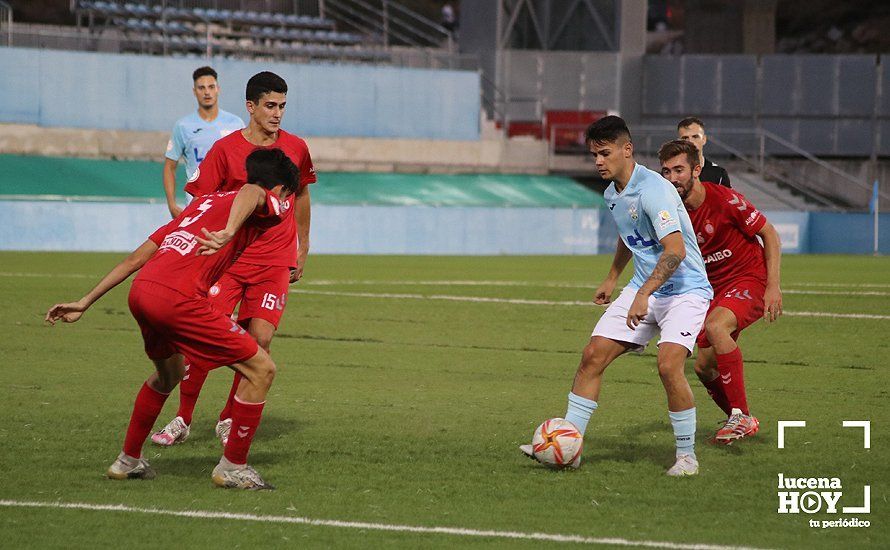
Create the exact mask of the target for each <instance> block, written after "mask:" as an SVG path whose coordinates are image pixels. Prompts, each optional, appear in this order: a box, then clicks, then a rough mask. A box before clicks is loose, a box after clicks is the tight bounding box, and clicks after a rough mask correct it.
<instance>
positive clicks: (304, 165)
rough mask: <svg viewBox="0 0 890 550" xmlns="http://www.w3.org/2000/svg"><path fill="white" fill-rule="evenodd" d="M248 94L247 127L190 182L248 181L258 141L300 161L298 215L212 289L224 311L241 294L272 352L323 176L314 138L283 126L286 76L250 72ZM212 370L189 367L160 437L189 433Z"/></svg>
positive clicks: (213, 187) (288, 206) (224, 418)
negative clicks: (311, 143) (315, 187)
mask: <svg viewBox="0 0 890 550" xmlns="http://www.w3.org/2000/svg"><path fill="white" fill-rule="evenodd" d="M245 95H246V98H247V111H248V113H249V114H250V122H249V123H248V125H247V128H245V129H243V130H241V131H239V132H233V133H231V134H229V135H228V136H226V137H224V138H221V139H219V140H218V141H217V142H216V143H214V145H213V147H211V149H210V151H208V153H207V155H206V156H205V157H204V160H202V161H201V164H200V165H199V166H198V170H197V172H196V173H195V174H194V175H193V176H192V178H191V179H190V181H189V182H188V183H187V184H186V186H185V190H186V191H187V192H188V193H189V194H191V195H193V196H195V197H199V196H201V195H205V194H208V193H214V192H216V191H233V190H237V189H239V188H240V187H241V186H242V185H244V184H245V182H246V177H245V176H246V174H245V172H244V159H245V157H247V155H249V154H250V153H251V151H254V150H256V149H257V148H274V149H280V150H282V151H284V153H285V154H286V155H287V156H288V157H290V159H291V160H292V161H293V162H294V163H295V164H296V165H297V166H299V167H300V186H299V189H298V190H297V192H296V194H295V195H294V197H293V198H292V199H288V200H285V201H284V202H283V203H282V208H283V209H284V210H286V211H288V212H291V211H292V215H291V216H289V217H287V218H286V219H285V221H284V222H283V223H281V224H280V225H278V226H277V227H275V228H273V229H271V230H270V231H267V232H266V233H265V234H264V235H263V236H262V237H260V238H259V239H257V241H256V242H255V243H253V244H252V245H251V246H250V247H248V248H247V249H246V250H245V251H244V253H243V254H242V255H241V257H239V258H238V260H237V261H236V262H235V265H233V266H232V267H231V268H230V269H229V270H228V271H227V272H226V273H225V275H224V276H223V277H222V278H221V279H220V280H219V281H218V282H217V283H216V284H215V285H213V286H212V287H211V288H210V292H209V297H210V301H211V303H212V305H213V307H215V308H216V309H218V310H219V311H222V312H224V313H228V314H231V313H232V312H233V311H234V309H235V306H236V305H237V304H238V302H239V301H240V302H241V305H240V307H239V308H238V322H239V323H240V324H241V325H242V326H243V327H244V328H246V329H247V330H248V332H249V333H250V335H251V336H253V337H254V338H255V339H256V340H257V343H259V345H260V347H261V348H263V349H264V350H266V352H269V347H270V344H271V342H272V337H273V335H274V334H275V330H276V329H277V328H278V323H279V321H280V320H281V315H282V313H283V312H284V307H285V304H286V303H287V297H288V287H289V285H290V283H293V282H296V281H297V280H299V279H300V277H301V276H302V272H303V267H304V266H305V264H306V257H307V254H308V252H309V219H310V202H309V187H308V185H309V184H311V183H314V182H315V169H314V168H313V167H312V160H311V158H310V156H309V149H308V147H307V146H306V142H305V141H303V140H302V139H300V138H299V137H297V136H294V135H292V134H289V133H287V132H285V131H284V130H282V129H281V128H280V124H281V117H282V116H283V115H284V108H285V104H286V102H287V83H286V82H285V81H284V79H282V78H281V77H280V76H278V75H276V74H274V73H271V72H261V73H258V74H256V75H254V76H253V77H251V78H250V80H248V82H247V89H246V94H245ZM188 359H191V358H188ZM207 372H208V371H207V369H204V368H201V366H200V365H198V366H197V368H189V367H187V373H186V376H185V377H184V378H183V381H182V384H181V385H180V390H179V391H180V395H179V409H178V411H177V413H176V417H175V418H174V419H173V420H171V421H170V422H169V423H168V424H167V425H166V426H165V427H164V428H163V429H162V430H161V431H159V432H157V433H155V434H154V435H152V438H151V439H152V441H153V442H154V443H156V444H158V445H164V446H168V445H174V444H176V443H181V442H183V441H185V440H186V438H187V437H188V436H189V426H190V424H191V422H192V413H193V412H194V409H195V403H196V402H197V399H198V394H199V393H200V391H201V387H202V386H203V385H204V380H205V378H206V375H207ZM240 379H241V377H240V375H239V374H238V373H236V374H235V380H234V381H233V384H232V390H231V392H230V394H229V399H228V401H227V403H226V405H225V407H224V408H223V410H222V412H221V413H220V416H219V422H218V423H217V425H216V434H217V436H218V437H219V438H220V440H221V441H222V443H223V445H225V441H226V439H227V438H228V436H229V432H230V429H231V426H232V420H231V409H232V405H233V403H234V395H235V392H236V391H237V387H238V383H239V381H240Z"/></svg>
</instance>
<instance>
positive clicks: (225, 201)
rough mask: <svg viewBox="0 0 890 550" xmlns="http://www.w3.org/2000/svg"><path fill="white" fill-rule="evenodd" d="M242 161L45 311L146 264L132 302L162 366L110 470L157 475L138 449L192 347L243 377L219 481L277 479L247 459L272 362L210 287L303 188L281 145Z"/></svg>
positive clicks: (117, 475)
mask: <svg viewBox="0 0 890 550" xmlns="http://www.w3.org/2000/svg"><path fill="white" fill-rule="evenodd" d="M246 164H247V179H248V181H250V182H252V184H250V185H245V186H243V187H242V188H241V189H240V190H239V191H229V192H223V193H216V194H211V195H205V196H203V197H200V198H199V199H198V200H195V201H193V202H192V203H191V204H189V205H188V206H187V207H186V208H185V210H183V212H182V213H181V214H180V215H179V216H177V217H176V218H175V219H174V220H173V221H171V222H170V223H168V224H167V225H164V226H162V227H161V228H159V229H158V230H157V231H155V232H154V233H153V234H152V235H151V236H150V237H149V238H148V240H146V241H145V242H144V243H143V244H142V245H141V246H140V247H139V248H137V249H136V250H135V251H134V252H133V253H131V254H130V255H129V256H128V257H127V259H125V260H124V261H122V262H121V263H120V264H118V265H117V266H116V267H115V268H114V269H112V270H111V271H110V272H109V273H108V275H106V276H105V277H104V278H103V279H102V280H101V281H100V282H99V283H98V284H97V285H96V287H95V288H93V290H91V291H90V292H89V293H87V295H86V296H84V297H83V298H81V299H80V300H78V301H77V302H72V303H66V304H56V305H54V306H53V307H51V308H50V309H49V311H48V312H47V314H46V320H47V321H48V322H50V323H52V324H55V322H56V321H58V320H62V321H64V322H66V323H73V322H75V321H77V320H78V319H80V317H81V316H82V315H83V313H84V312H85V311H86V310H87V309H89V307H90V306H91V305H92V304H93V303H95V302H96V300H98V299H99V298H101V297H102V296H103V295H104V294H105V293H106V292H108V291H109V290H111V289H112V288H114V287H115V286H117V285H118V284H120V283H121V282H123V281H124V280H126V279H127V277H129V276H130V275H131V274H132V273H133V272H134V271H136V270H140V271H139V274H138V275H137V276H136V278H135V279H134V280H133V285H132V287H131V288H130V297H129V304H130V311H131V312H132V314H133V317H135V318H136V321H137V323H138V324H139V328H140V330H141V332H142V338H143V340H144V341H145V353H146V355H148V357H149V359H151V360H152V362H153V363H154V365H155V369H156V370H155V372H154V373H152V375H151V376H149V377H148V380H146V382H145V383H144V384H143V385H142V389H141V390H140V391H139V393H138V394H137V396H136V403H135V405H134V407H133V414H132V416H131V417H130V424H129V426H128V427H127V435H126V438H125V440H124V445H123V450H122V451H121V453H120V455H119V456H118V458H117V460H116V461H115V462H114V463H113V464H112V465H111V467H109V469H108V472H107V475H108V477H110V478H112V479H128V478H140V479H152V478H154V476H155V473H154V470H152V468H151V466H150V465H149V464H148V462H147V461H146V460H145V459H144V458H142V444H143V443H144V442H145V438H146V437H147V436H148V434H149V432H150V431H151V428H152V426H153V425H154V423H155V421H156V420H157V418H158V415H159V414H160V412H161V409H162V408H163V406H164V402H165V401H166V400H167V396H168V395H169V393H170V392H171V391H173V389H174V388H175V387H176V385H177V384H178V383H179V381H180V379H181V378H182V376H183V373H184V370H185V369H184V359H183V356H188V357H189V358H190V359H191V360H192V361H194V363H193V364H200V365H202V366H203V367H204V368H215V367H218V366H222V365H231V366H232V367H233V368H235V369H236V370H237V371H238V372H240V373H242V374H243V375H244V378H245V382H244V383H242V384H241V385H240V387H239V388H238V393H237V395H236V396H235V405H234V406H233V410H232V417H233V421H234V422H235V425H236V426H237V427H238V429H237V431H236V432H235V433H234V434H233V436H232V437H229V440H228V443H227V445H226V447H225V451H224V453H223V457H222V458H221V459H220V462H219V464H218V465H217V466H216V467H215V468H214V469H213V474H212V479H213V482H214V483H215V484H216V485H219V486H221V487H237V488H242V489H271V488H272V487H271V486H270V485H268V484H267V483H266V482H265V481H263V479H262V478H261V477H260V476H259V474H257V472H256V471H255V470H254V469H253V468H251V467H250V466H248V465H247V454H248V451H249V449H250V444H251V442H252V440H253V436H254V434H255V433H256V429H257V426H259V423H260V417H261V415H262V411H263V405H264V404H265V399H266V394H267V393H268V391H269V387H270V386H271V384H272V380H273V379H274V377H275V364H274V363H273V362H272V359H271V358H270V357H269V354H268V353H266V351H265V350H263V349H262V348H260V347H259V346H258V345H257V342H256V341H255V340H254V339H253V338H252V337H250V336H249V335H248V334H247V333H246V331H245V330H244V329H243V328H241V327H240V326H238V325H237V324H236V323H234V322H233V321H232V320H231V318H230V317H229V316H228V315H225V314H224V313H221V312H219V311H217V310H215V309H213V308H212V307H211V305H210V303H209V302H208V300H207V298H206V296H207V291H208V289H209V288H210V285H211V284H212V283H213V281H215V280H217V279H218V278H219V277H220V275H222V273H223V272H224V271H225V270H226V269H228V268H229V266H231V265H232V262H233V261H235V258H236V257H237V255H238V254H240V253H241V252H242V251H243V250H244V249H245V248H246V247H248V246H249V245H250V244H251V243H252V242H254V241H255V240H256V239H258V238H262V236H263V235H265V234H266V233H268V232H269V231H272V230H273V229H274V227H277V226H278V225H281V223H280V222H281V219H282V217H284V218H287V217H289V216H290V213H289V212H285V211H284V210H282V208H281V202H282V200H288V198H289V196H290V195H291V194H292V193H293V192H294V191H295V190H296V189H297V186H298V179H297V178H298V173H299V171H298V169H297V168H296V166H294V164H293V163H292V162H291V161H290V159H288V158H287V156H285V155H284V154H283V153H282V152H281V151H278V150H260V151H256V152H254V153H252V154H251V155H250V156H249V157H248V158H247V160H246ZM201 234H203V235H204V236H205V237H206V238H203V239H202V238H201V237H199V236H198V235H201ZM230 241H231V242H230ZM226 243H228V245H227V244H226ZM199 245H200V246H199ZM140 268H141V269H140Z"/></svg>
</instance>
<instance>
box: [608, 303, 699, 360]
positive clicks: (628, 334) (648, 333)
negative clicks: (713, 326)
mask: <svg viewBox="0 0 890 550" xmlns="http://www.w3.org/2000/svg"><path fill="white" fill-rule="evenodd" d="M636 295H637V289H636V288H631V287H624V290H622V291H621V294H620V295H619V296H618V299H617V300H615V301H614V302H612V304H611V305H610V306H609V307H608V309H606V312H605V313H604V314H603V316H602V317H601V318H600V320H599V321H598V322H597V324H596V327H594V329H593V334H591V336H603V337H605V338H608V339H610V340H618V341H619V342H630V343H631V344H636V345H637V347H636V349H634V351H637V352H642V351H643V349H645V348H646V344H648V343H649V340H651V339H652V338H653V337H654V336H655V333H656V332H658V331H659V330H660V331H661V338H660V339H659V340H658V345H661V344H662V342H671V343H674V344H679V345H681V346H683V347H685V348H686V349H688V350H689V353H692V351H693V348H694V347H695V339H696V337H697V336H698V333H699V332H700V331H701V327H702V324H703V323H704V322H705V316H706V315H707V313H708V305H710V303H711V301H710V300H708V299H707V298H702V297H701V296H698V295H696V294H680V295H677V296H665V297H662V298H656V297H654V296H649V312H648V313H647V314H646V317H645V318H644V319H643V321H642V322H641V323H640V324H639V325H637V328H636V330H633V329H631V328H628V326H627V310H629V309H630V306H631V304H633V301H634V298H635V297H636Z"/></svg>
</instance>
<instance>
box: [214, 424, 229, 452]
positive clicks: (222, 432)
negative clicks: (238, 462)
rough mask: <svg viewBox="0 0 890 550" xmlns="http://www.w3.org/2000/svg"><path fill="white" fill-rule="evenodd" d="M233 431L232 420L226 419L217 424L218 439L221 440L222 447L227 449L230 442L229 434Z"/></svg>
mask: <svg viewBox="0 0 890 550" xmlns="http://www.w3.org/2000/svg"><path fill="white" fill-rule="evenodd" d="M230 431H232V419H231V418H226V419H225V420H220V421H219V422H217V423H216V437H218V438H219V440H220V442H221V443H222V446H223V447H225V446H226V443H228V442H229V432H230Z"/></svg>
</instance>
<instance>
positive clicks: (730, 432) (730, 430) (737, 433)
mask: <svg viewBox="0 0 890 550" xmlns="http://www.w3.org/2000/svg"><path fill="white" fill-rule="evenodd" d="M759 430H760V421H759V420H757V418H755V417H753V416H751V415H748V414H744V413H742V411H741V410H739V409H733V410H732V414H731V415H729V418H728V419H727V420H726V423H725V424H723V427H722V428H720V429H719V430H717V435H716V436H714V440H715V441H716V442H717V443H722V444H724V445H731V444H732V443H733V442H734V441H737V440H739V439H742V438H743V437H748V436H752V435H754V434H756V433H757V432H758V431H759Z"/></svg>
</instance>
